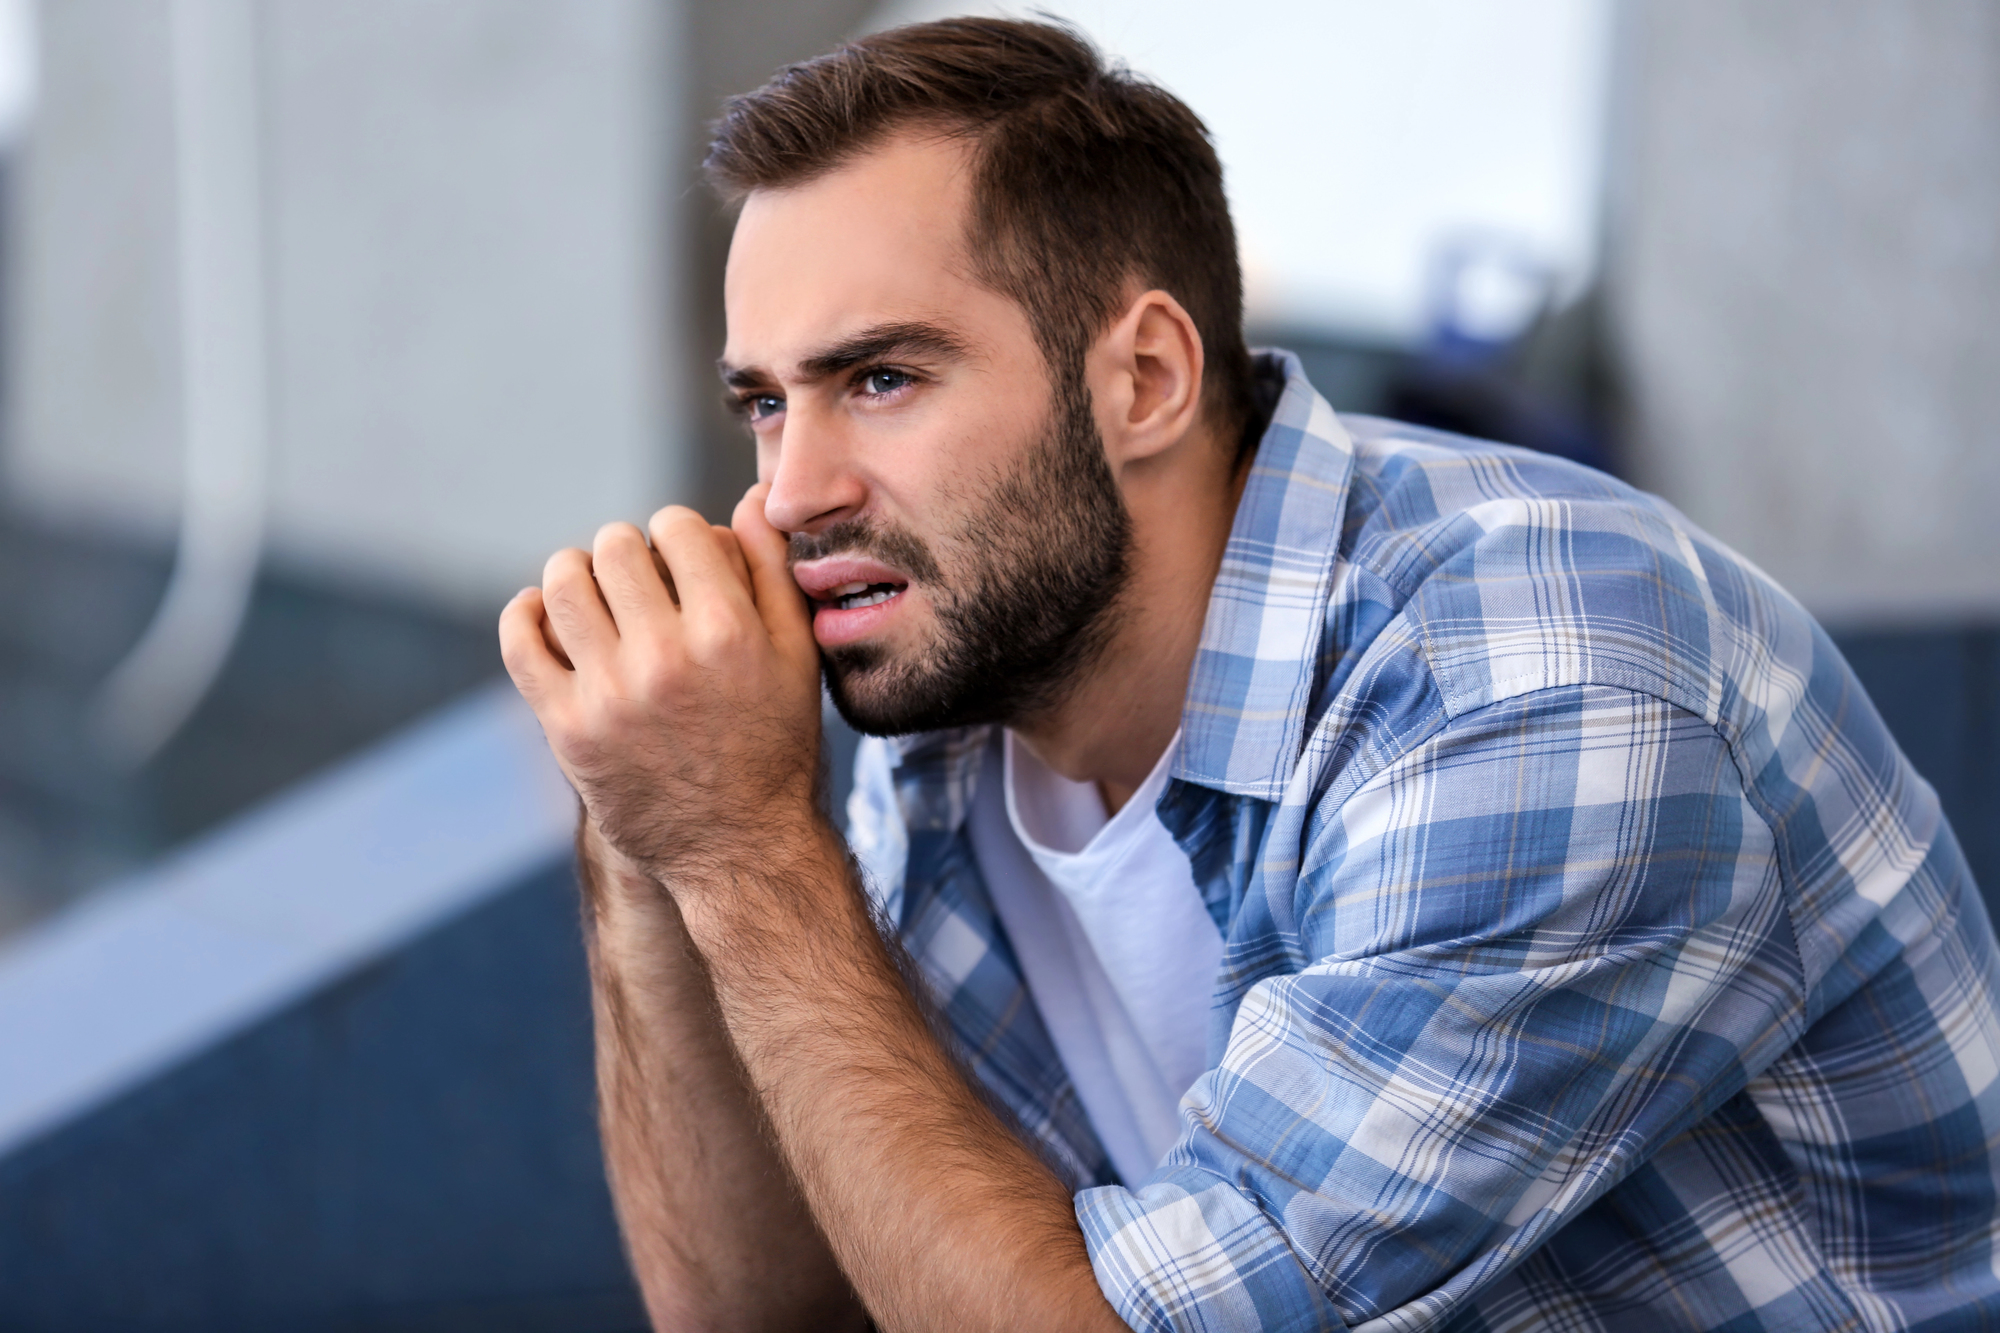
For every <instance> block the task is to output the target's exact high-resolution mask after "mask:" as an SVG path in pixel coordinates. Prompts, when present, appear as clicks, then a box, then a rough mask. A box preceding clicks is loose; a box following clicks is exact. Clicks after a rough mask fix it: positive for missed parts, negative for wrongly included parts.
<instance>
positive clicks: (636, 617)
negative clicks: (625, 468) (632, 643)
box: [590, 523, 674, 638]
mask: <svg viewBox="0 0 2000 1333" xmlns="http://www.w3.org/2000/svg"><path fill="white" fill-rule="evenodd" d="M590 572H591V574H592V575H593V576H594V577H595V578H596V579H597V587H598V590H599V591H600V592H601V593H602V594H603V595H604V604H605V606H607V607H608V608H610V611H611V618H612V620H613V621H615V622H616V623H617V625H618V633H619V636H620V637H621V638H623V637H628V636H630V635H633V634H635V633H640V632H644V631H648V630H654V629H658V628H660V627H662V626H665V625H667V624H669V623H671V621H672V617H673V611H674V602H673V599H672V598H671V597H669V596H668V595H667V582H666V579H665V578H664V577H663V576H662V571H661V569H660V564H659V561H658V559H657V558H656V557H655V556H654V554H653V550H652V548H651V547H649V546H647V545H646V537H645V534H643V533H641V532H640V531H639V529H637V528H635V527H633V526H632V525H631V524H630V523H606V524H605V525H604V526H603V527H601V528H599V529H598V530H597V540H596V541H594V542H593V543H591V548H590Z"/></svg>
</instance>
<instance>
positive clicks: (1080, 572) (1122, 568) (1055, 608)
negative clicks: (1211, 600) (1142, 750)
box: [791, 382, 1132, 736]
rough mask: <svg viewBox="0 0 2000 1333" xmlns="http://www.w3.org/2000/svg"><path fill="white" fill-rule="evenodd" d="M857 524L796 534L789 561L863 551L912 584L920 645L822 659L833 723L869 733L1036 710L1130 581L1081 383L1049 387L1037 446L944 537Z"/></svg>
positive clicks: (1119, 513)
mask: <svg viewBox="0 0 2000 1333" xmlns="http://www.w3.org/2000/svg"><path fill="white" fill-rule="evenodd" d="M946 545H947V548H948V550H949V553H950V554H951V556H952V557H953V558H952V559H951V560H950V562H949V565H950V567H949V569H947V568H946V562H943V561H940V560H939V558H938V557H937V555H936V554H935V553H934V552H933V551H932V550H931V549H930V547H929V546H928V545H926V544H925V543H924V542H923V541H922V540H921V539H920V538H918V537H917V536H915V535H914V534H912V533H910V532H907V531H905V530H903V529H901V528H896V527H888V526H884V525H881V524H877V523H873V522H870V521H868V520H865V519H860V520H851V521H849V522H845V523H840V524H836V525H834V526H833V527H831V528H828V529H827V530H826V531H825V532H822V533H819V534H816V535H814V534H805V533H800V534H795V535H794V536H793V537H792V539H791V555H792V559H793V560H794V561H799V560H809V559H817V558H819V557H821V556H828V555H834V554H838V553H852V552H859V553H864V554H867V555H869V556H872V557H873V558H875V559H877V560H880V561H882V562H884V563H885V564H888V565H891V566H893V567H894V568H896V569H897V570H899V571H901V572H902V573H903V574H905V575H907V576H908V577H909V579H910V582H911V585H912V586H919V585H921V586H922V587H923V588H924V590H925V591H926V593H928V594H929V596H930V599H931V604H932V606H933V607H934V608H935V609H936V612H937V620H936V626H935V629H934V632H933V637H932V639H931V641H930V642H929V643H927V644H925V645H923V646H922V647H921V648H920V649H919V650H917V651H916V652H914V653H906V654H904V655H902V656H894V655H891V654H890V653H889V652H888V651H887V650H885V649H883V648H881V647H880V646H878V645H874V644H850V645H844V646H842V647H839V648H834V649H832V650H830V651H822V652H821V654H820V661H821V663H822V665H823V666H824V667H825V670H826V681H827V689H828V692H829V693H830V694H831V695H832V696H833V703H834V706H835V707H836V708H838V709H839V710H840V715H841V717H843V718H845V719H846V721H847V724H848V725H849V726H851V727H853V728H854V729H855V730H856V731H859V732H862V733H864V734H867V735H871V736H899V735H906V734H908V733H911V732H918V731H936V730H940V729H943V728H947V727H969V726H978V725H981V724H984V723H990V722H1003V723H1012V722H1019V721H1021V720H1023V719H1025V718H1030V717H1033V716H1035V715H1037V714H1039V713H1044V712H1046V711H1048V710H1050V709H1052V708H1053V707H1055V706H1056V705H1057V704H1058V703H1060V702H1061V700H1062V698H1063V697H1064V695H1065V693H1066V692H1067V690H1068V689H1069V688H1070V687H1071V686H1072V685H1073V684H1074V683H1075V682H1076V681H1077V679H1078V678H1079V677H1080V676H1081V675H1082V674H1083V673H1084V671H1085V670H1087V669H1088V668H1089V667H1090V665H1091V664H1092V663H1093V662H1095V661H1096V660H1097V658H1098V656H1099V655H1100V654H1101V653H1102V652H1103V650H1104V646H1105V644H1106V643H1107V642H1108V641H1109V639H1110V637H1111V633H1112V630H1113V629H1114V628H1115V624H1116V618H1117V608H1118V602H1119V594H1120V593H1122V592H1123V591H1124V588H1125V584H1126V582H1127V580H1128V578H1129V575H1130V568H1131V547H1132V519H1131V515H1130V514H1129V513H1128V512H1127V511H1126V508H1125V500H1124V497H1123V496H1121V495H1120V494H1119V493H1118V483H1117V480H1116V479H1115V478H1114V477H1113V476H1112V474H1111V467H1110V464H1109V463H1107V462H1106V461H1105V457H1104V441H1103V437H1102V436H1101V435H1100V434H1099V433H1098V429H1097V420H1096V418H1095V416H1093V415H1092V413H1091V406H1090V398H1089V394H1088V392H1087V391H1086V390H1084V388H1083V387H1082V385H1081V384H1078V383H1074V382H1072V383H1069V384H1059V385H1058V386H1057V396H1056V403H1055V405H1054V408H1053V411H1052V413H1051V419H1050V423H1049V425H1048V427H1047V428H1046V429H1045V431H1044V433H1043V438H1042V439H1041V440H1040V441H1039V442H1037V444H1036V445H1035V446H1034V447H1033V448H1032V449H1030V450H1029V452H1028V455H1027V457H1025V458H1024V459H1023V460H1022V461H1021V462H1020V464H1019V465H1018V466H1017V467H1016V468H1015V469H1014V471H1013V472H1012V473H1010V474H1008V475H1006V476H1003V477H1002V478H1001V479H1000V480H999V482H998V484H997V485H995V486H994V487H993V489H992V491H991V493H990V494H988V495H987V496H986V497H985V498H984V499H983V501H982V502H981V503H980V505H979V507H978V508H977V509H976V510H974V511H973V512H972V513H971V514H969V515H967V516H966V517H965V518H964V519H963V520H962V521H960V522H959V523H958V524H956V525H955V526H954V527H953V528H952V529H951V530H950V531H949V532H948V534H947V536H946Z"/></svg>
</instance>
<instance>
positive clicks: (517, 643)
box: [500, 588, 571, 707]
mask: <svg viewBox="0 0 2000 1333" xmlns="http://www.w3.org/2000/svg"><path fill="white" fill-rule="evenodd" d="M544 625H545V621H544V618H543V614H542V590H541V589H540V588H523V589H522V590H521V591H520V592H517V593H515V594H514V598H513V600H512V601H510V602H508V603H507V605H506V606H505V607H503V608H502V609H501V611H500V660H501V661H502V662H504V663H506V664H507V674H508V675H509V676H510V677H512V678H513V681H514V688H515V689H517V690H519V691H520V692H521V697H522V698H524V699H526V700H527V701H528V703H529V705H530V706H531V707H533V706H537V705H539V704H540V703H541V702H542V701H543V700H545V699H547V698H548V697H549V696H550V695H551V694H552V693H553V692H554V691H557V690H560V689H564V688H566V687H567V686H568V684H569V682H570V679H571V676H570V672H569V669H568V664H567V663H566V662H564V661H563V660H562V659H561V657H560V656H559V655H558V653H557V652H556V651H555V650H554V649H552V648H551V647H550V644H549V641H548V638H547V637H546V634H545V631H544Z"/></svg>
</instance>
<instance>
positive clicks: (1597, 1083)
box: [1077, 686, 1805, 1329]
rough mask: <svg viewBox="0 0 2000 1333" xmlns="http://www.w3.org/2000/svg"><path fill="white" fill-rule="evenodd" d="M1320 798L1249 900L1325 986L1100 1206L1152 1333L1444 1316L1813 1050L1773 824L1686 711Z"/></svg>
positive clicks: (1272, 1008)
mask: <svg viewBox="0 0 2000 1333" xmlns="http://www.w3.org/2000/svg"><path fill="white" fill-rule="evenodd" d="M1321 787H1322V792H1323V793H1325V792H1333V793H1337V792H1338V791H1339V784H1338V782H1337V781H1334V780H1329V781H1327V782H1325V783H1322V784H1321ZM1319 801H1320V804H1319V807H1318V808H1315V809H1313V810H1311V811H1310V812H1308V813H1307V815H1306V816H1305V817H1302V818H1301V819H1300V821H1299V827H1300V828H1301V830H1302V832H1301V836H1300V844H1299V859H1298V861H1297V862H1296V863H1295V865H1296V872H1295V873H1293V872H1292V871H1291V870H1290V869H1288V868H1283V867H1281V868H1279V869H1277V870H1270V869H1267V870H1265V871H1261V872H1260V878H1259V879H1258V880H1257V881H1255V882H1253V884H1252V887H1251V891H1252V892H1253V893H1255V892H1259V891H1262V892H1265V893H1267V894H1270V895H1274V900H1273V901H1271V902H1270V904H1269V906H1268V911H1269V916H1270V919H1272V920H1274V921H1277V922H1278V923H1279V925H1280V928H1281V930H1282V931H1283V932H1284V933H1285V935H1286V938H1287V940H1288V942H1289V943H1291V944H1294V945H1295V947H1296V956H1297V957H1299V958H1300V959H1302V960H1305V962H1304V965H1303V966H1301V967H1299V968H1298V969H1297V970H1295V971H1291V972H1288V973H1283V974H1279V975H1267V976H1264V977H1262V979H1260V980H1258V981H1257V982H1256V983H1255V984H1254V985H1252V986H1250V987H1249V988H1248V990H1247V991H1246V992H1245V993H1244V994H1243V998H1242V1000H1241V1003H1240V1005H1239V1006H1238V1008H1237V1011H1236V1014H1235V1017H1234V1020H1233V1024H1232V1026H1231V1028H1230V1036H1229V1040H1228V1042H1227V1045H1226V1047H1225V1049H1224V1052H1223V1055H1222V1058H1221V1061H1220V1064H1219V1066H1218V1067H1217V1068H1216V1069H1214V1070H1211V1071H1210V1072H1209V1073H1208V1074H1206V1075H1204V1076H1203V1078H1202V1080H1201V1081H1200V1082H1199V1083H1197V1084H1196V1085H1195V1087H1194V1089H1193V1090H1192V1091H1191V1092H1190V1093H1189V1095H1188V1098H1187V1100H1186V1101H1185V1102H1184V1103H1183V1108H1182V1114H1183V1117H1184V1122H1185V1129H1184V1133H1183V1135H1182V1138H1181V1140H1180V1142H1179V1143H1178V1145H1177V1146H1176V1147H1175V1148H1174V1150H1173V1151H1172V1153H1171V1154H1170V1155H1169V1156H1168V1157H1167V1159H1166V1161H1165V1162H1164V1164H1163V1165H1162V1166H1161V1168H1160V1169H1159V1170H1158V1171H1156V1172H1155V1173H1154V1174H1153V1175H1152V1176H1150V1177H1148V1178H1147V1179H1145V1180H1143V1181H1139V1182H1133V1183H1131V1184H1130V1186H1129V1187H1127V1186H1116V1187H1106V1188H1098V1189H1091V1190H1086V1191H1084V1192H1082V1193H1081V1194H1079V1195H1078V1196H1077V1214H1078V1218H1079V1220H1080V1222H1081V1224H1082V1227H1083V1231H1084V1235H1085V1238H1086V1240H1087V1242H1088V1244H1089V1248H1090V1252H1091V1259H1092V1263H1093V1264H1094V1266H1095V1268H1096V1272H1097V1276H1098V1280H1099V1282H1100V1284H1101V1285H1102V1287H1103V1289H1104V1291H1105V1293H1106V1294H1107V1296H1108V1297H1109V1298H1110V1299H1111V1301H1112V1303H1113V1304H1114V1306H1115V1307H1116V1308H1117V1310H1118V1312H1119V1313H1120V1315H1122V1316H1123V1317H1124V1319H1125V1320H1126V1321H1127V1322H1128V1323H1129V1324H1131V1325H1132V1326H1133V1327H1134V1328H1140V1329H1242V1328H1262V1329H1308V1328H1312V1329H1318V1328H1340V1327H1349V1326H1354V1325H1358V1324H1363V1323H1367V1322H1369V1321H1372V1320H1377V1319H1385V1318H1386V1319H1387V1321H1388V1322H1387V1324H1386V1325H1385V1326H1386V1327H1403V1326H1412V1327H1415V1326H1426V1325H1428V1324H1429V1323H1430V1322H1431V1321H1433V1320H1439V1319H1442V1318H1444V1317H1446V1316H1448V1315H1450V1314H1451V1313H1452V1312H1453V1311H1455V1310H1457V1309H1459V1308H1461V1307H1462V1306H1463V1303H1464V1302H1465V1301H1466V1300H1467V1299H1468V1298H1469V1297H1471V1296H1472V1295H1474V1294H1476V1293H1477V1292H1478V1291H1479V1290H1480V1289H1481V1288H1482V1287H1483V1286H1485V1285H1486V1284H1488V1283H1490V1282H1492V1281H1493V1280H1494V1279H1495V1278H1497V1277H1499V1276H1500V1275H1501V1274H1503V1273H1505V1272H1506V1271H1507V1270H1508V1269H1510V1268H1511V1267H1513V1266H1514V1265H1515V1264H1516V1263H1518V1262H1519V1261H1520V1260H1521V1259H1522V1258H1523V1257H1525V1256H1526V1255H1528V1254H1529V1253H1531V1252H1532V1251H1533V1250H1534V1249H1535V1247H1537V1246H1538V1245H1540V1244H1541V1243H1542V1242H1543V1241H1545V1240H1547V1239H1548V1237H1549V1236H1550V1235H1552V1234H1553V1233H1554V1232H1555V1231H1556V1230H1558V1229H1559V1228H1560V1227H1562V1226H1563V1225H1564V1223H1565V1222H1567V1221H1568V1220H1570V1219H1571V1218H1573V1217H1575V1216H1576V1215H1577V1214H1578V1213H1579V1212H1580V1211H1581V1210H1582V1209H1584V1208H1586V1207H1587V1206H1588V1205H1589V1204H1590V1203H1591V1202H1593V1201H1594V1200H1595V1199H1597V1198H1598V1197H1599V1196H1600V1195H1602V1194H1603V1193H1604V1191H1605V1190H1606V1189H1608V1188H1610V1187H1611V1186H1612V1185H1614V1184H1615V1183H1617V1182H1618V1181H1619V1180H1620V1179H1621V1178H1622V1177H1623V1176H1625V1175H1626V1174H1627V1173H1628V1172H1630V1171H1631V1170H1632V1169H1633V1168H1634V1167H1635V1166H1637V1165H1638V1164H1639V1163H1641V1162H1644V1161H1645V1160H1646V1159H1647V1158H1649V1157H1650V1156H1651V1155H1652V1154H1653V1153H1655V1152H1656V1151H1657V1150H1658V1149H1659V1147H1660V1146H1661V1145H1662V1144H1664V1143H1666V1142H1668V1141H1669V1140H1671V1139H1672V1138H1673V1137H1674V1136H1676V1135H1679V1134H1681V1133H1682V1132H1684V1131H1686V1130H1687V1129H1689V1128H1690V1127H1691V1126H1693V1125H1694V1124H1695V1123H1696V1122H1698V1121H1699V1120H1701V1119H1702V1118H1704V1117H1706V1116H1707V1115H1709V1114H1710V1113H1711V1112H1712V1111H1713V1110H1714V1109H1715V1108H1716V1107H1718V1106H1719V1105H1720V1104H1721V1103H1722V1102H1723V1101H1725V1100H1726V1099H1728V1098H1729V1097H1731V1096H1733V1095H1734V1094H1735V1093H1736V1092H1738V1091H1739V1090H1740V1089H1742V1088H1743V1086H1744V1084H1745V1081H1746V1080H1747V1079H1748V1078H1749V1077H1750V1076H1751V1074H1753V1073H1754V1072H1756V1071H1757V1070H1758V1069H1760V1068H1762V1067H1763V1065H1765V1064H1767V1063H1768V1062H1769V1061H1770V1060H1772V1059H1773V1058H1775V1056H1776V1055H1777V1054H1778V1053H1779V1052H1781V1051H1783V1050H1784V1049H1785V1048H1786V1047H1787V1046H1788V1045H1790V1044H1791V1043H1792V1042H1793V1041H1795V1040H1796V1039H1797V1037H1798V1035H1799V1033H1800V1032H1801V1031H1802V1029H1803V1025H1804V1014H1805V1005H1804V982H1803V978H1802V973H1801V968H1800V963H1799V956H1798V949H1797V946H1796V943H1795V941H1794V939H1793V935H1792V924H1791V921H1790V917H1789V913H1788V910H1787V906H1786V895H1785V890H1784V884H1783V881H1782V878H1781V876H1780V872H1779V867H1778V861H1777V858H1776V855H1775V853H1774V849H1773V840H1772V837H1771V834H1770V830H1769V828H1768V826H1767V825H1766V824H1765V823H1764V822H1763V820H1762V819H1761V818H1760V816H1759V815H1758V813H1757V811H1756V809H1755V808H1754V807H1753V806H1752V804H1751V802H1750V801H1749V800H1748V799H1747V798H1746V796H1745V793H1744V787H1743V782H1742V779H1741V777H1740V775H1739V774H1738V772H1737V769H1736V767H1735V765H1734V762H1733V760H1732V757H1731V753H1730V749H1729V746H1728V745H1727V744H1726V743H1725V741H1724V738H1723V737H1722V736H1720V735H1719V734H1718V733H1717V731H1716V729H1715V727H1714V726H1712V725H1710V724H1709V723H1707V722H1705V721H1704V720H1703V719H1702V718H1700V717H1698V716H1696V715H1694V714H1692V713H1689V712H1687V711H1684V710H1682V709H1680V708H1677V707H1675V706H1673V705H1672V704H1669V703H1666V702H1663V701H1661V700H1659V699H1656V698H1653V697H1650V696H1648V695H1645V694H1640V693H1634V692H1631V691H1627V690H1623V689H1618V688H1611V687H1604V686H1573V687H1566V688H1559V689H1547V690H1540V691H1536V692H1533V693H1529V694H1525V695H1522V696H1520V697H1517V698H1514V699H1509V700H1506V701H1503V702H1501V703H1496V704H1493V705H1491V706H1488V707H1485V708H1482V709H1479V710H1477V711H1475V712H1469V713H1466V714H1464V715H1462V716H1459V717H1457V718H1455V719H1453V720H1451V721H1449V722H1448V723H1446V724H1445V725H1443V726H1442V727H1441V728H1440V729H1438V730H1437V731H1435V732H1434V733H1432V734H1431V735H1429V736H1428V737H1427V738H1426V739H1424V740H1423V741H1422V743H1420V744H1417V745H1414V746H1413V747H1411V748H1408V749H1407V750H1405V751H1404V752H1402V753H1400V754H1399V755H1397V756H1395V757H1393V758H1392V759H1390V760H1387V761H1385V762H1384V764H1383V766H1382V768H1381V770H1380V771H1379V772H1376V773H1375V774H1373V776H1371V777H1368V778H1367V779H1366V781H1363V782H1360V783H1359V784H1358V785H1356V786H1355V787H1353V789H1352V793H1351V794H1350V795H1346V796H1344V797H1342V796H1338V795H1326V794H1322V795H1321V797H1320V798H1319ZM1270 859H1271V858H1267V861H1268V860H1270ZM1279 899H1281V900H1279Z"/></svg>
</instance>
